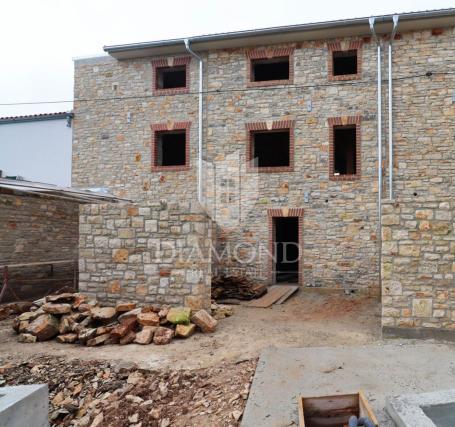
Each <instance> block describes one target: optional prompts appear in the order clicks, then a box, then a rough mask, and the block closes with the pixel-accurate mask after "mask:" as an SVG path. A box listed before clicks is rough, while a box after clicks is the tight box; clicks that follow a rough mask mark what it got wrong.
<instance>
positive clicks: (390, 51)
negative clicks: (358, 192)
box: [389, 15, 399, 200]
mask: <svg viewBox="0 0 455 427" xmlns="http://www.w3.org/2000/svg"><path fill="white" fill-rule="evenodd" d="M392 19H393V29H392V34H391V35H390V40H389V199H390V200H392V199H393V109H392V108H393V103H392V98H393V93H392V43H393V39H394V38H395V34H396V33H397V27H398V19H399V16H398V15H393V18H392Z"/></svg>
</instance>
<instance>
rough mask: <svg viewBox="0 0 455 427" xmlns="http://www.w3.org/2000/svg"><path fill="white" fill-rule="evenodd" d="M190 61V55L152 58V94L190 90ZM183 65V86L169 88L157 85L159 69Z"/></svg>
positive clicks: (169, 93)
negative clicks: (161, 87)
mask: <svg viewBox="0 0 455 427" xmlns="http://www.w3.org/2000/svg"><path fill="white" fill-rule="evenodd" d="M190 63H191V56H178V57H164V58H156V59H154V60H152V70H153V72H152V88H153V94H154V95H175V94H179V93H188V92H189V90H190ZM182 66H184V67H185V86H184V87H178V88H170V89H160V88H158V87H157V84H156V83H157V73H158V71H159V70H160V69H171V68H172V67H182Z"/></svg>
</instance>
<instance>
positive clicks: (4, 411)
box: [0, 384, 49, 427]
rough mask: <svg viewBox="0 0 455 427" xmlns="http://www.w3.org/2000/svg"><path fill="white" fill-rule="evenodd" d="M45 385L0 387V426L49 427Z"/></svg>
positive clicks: (47, 397) (47, 395)
mask: <svg viewBox="0 0 455 427" xmlns="http://www.w3.org/2000/svg"><path fill="white" fill-rule="evenodd" d="M48 404H49V393H48V388H47V385H45V384H38V385H19V386H12V387H4V388H2V389H0V427H25V426H30V427H32V426H33V427H49V421H48Z"/></svg>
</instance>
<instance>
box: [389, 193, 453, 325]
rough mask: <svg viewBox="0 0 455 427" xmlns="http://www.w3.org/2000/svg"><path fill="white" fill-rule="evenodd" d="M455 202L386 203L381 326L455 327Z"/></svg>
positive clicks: (449, 200)
mask: <svg viewBox="0 0 455 427" xmlns="http://www.w3.org/2000/svg"><path fill="white" fill-rule="evenodd" d="M454 212H455V202H454V200H453V198H446V199H445V201H442V200H436V201H418V200H417V201H403V202H401V201H395V202H387V203H385V204H384V206H383V216H382V219H383V228H382V238H383V243H382V292H383V294H382V325H383V327H384V330H385V332H394V333H396V332H397V331H396V328H418V329H422V328H439V329H446V330H452V331H455V287H454V284H455V283H454V277H455V234H454V218H455V217H454Z"/></svg>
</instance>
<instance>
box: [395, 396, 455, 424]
mask: <svg viewBox="0 0 455 427" xmlns="http://www.w3.org/2000/svg"><path fill="white" fill-rule="evenodd" d="M386 409H387V412H388V414H389V415H390V417H391V418H392V419H393V421H394V422H395V424H396V425H397V427H415V426H419V427H446V426H447V427H453V426H454V425H455V389H452V390H441V391H435V392H431V393H419V394H407V395H402V396H391V397H388V398H387V400H386Z"/></svg>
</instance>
